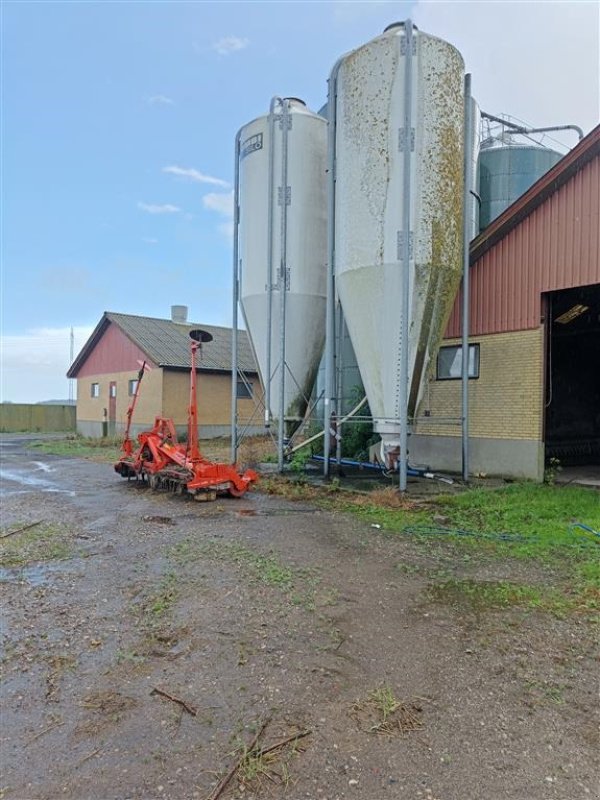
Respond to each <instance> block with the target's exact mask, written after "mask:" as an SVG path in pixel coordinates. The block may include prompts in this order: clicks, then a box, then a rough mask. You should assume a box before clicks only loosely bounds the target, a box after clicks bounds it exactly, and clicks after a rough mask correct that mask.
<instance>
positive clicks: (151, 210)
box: [138, 203, 181, 214]
mask: <svg viewBox="0 0 600 800" xmlns="http://www.w3.org/2000/svg"><path fill="white" fill-rule="evenodd" d="M138 208H139V209H140V210H141V211H146V212H147V213H148V214H177V213H178V212H179V211H181V209H180V208H179V206H173V205H171V204H170V203H164V204H163V205H155V204H154V203H138Z"/></svg>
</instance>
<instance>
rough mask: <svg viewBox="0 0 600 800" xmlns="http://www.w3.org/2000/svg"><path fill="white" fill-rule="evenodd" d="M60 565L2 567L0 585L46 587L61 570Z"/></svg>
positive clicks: (0, 568)
mask: <svg viewBox="0 0 600 800" xmlns="http://www.w3.org/2000/svg"><path fill="white" fill-rule="evenodd" d="M61 568H62V567H61V565H60V564H34V565H33V566H31V567H12V568H7V567H0V583H23V582H25V583H29V584H31V586H45V585H47V584H48V583H50V581H51V580H52V573H53V572H59V571H60V570H61Z"/></svg>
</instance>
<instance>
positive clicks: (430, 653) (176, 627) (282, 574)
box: [0, 436, 600, 800]
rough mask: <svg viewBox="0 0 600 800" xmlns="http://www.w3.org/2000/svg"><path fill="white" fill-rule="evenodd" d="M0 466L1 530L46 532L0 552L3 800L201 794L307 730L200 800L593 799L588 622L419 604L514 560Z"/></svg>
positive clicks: (309, 515)
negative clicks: (5, 556)
mask: <svg viewBox="0 0 600 800" xmlns="http://www.w3.org/2000/svg"><path fill="white" fill-rule="evenodd" d="M2 452H3V460H2V471H3V488H2V506H3V512H2V525H3V530H4V531H7V530H12V529H14V528H15V527H19V526H23V525H26V524H28V523H32V522H37V521H39V520H42V521H43V523H42V525H40V526H38V528H37V533H36V528H31V529H30V530H29V531H25V532H23V533H21V534H15V536H13V537H9V538H7V539H6V541H2V542H1V543H2V544H4V545H6V547H8V546H9V545H8V543H9V542H14V543H12V544H10V547H12V548H13V551H14V552H17V553H18V552H19V549H18V548H19V546H20V545H19V542H18V537H19V536H21V537H29V538H24V539H23V542H25V543H26V542H28V541H29V542H30V544H29V545H28V547H29V550H28V551H27V553H28V554H29V555H28V556H27V557H28V558H32V557H35V558H36V559H37V560H34V561H33V562H30V563H29V565H28V566H25V567H16V568H10V569H4V570H3V571H2V576H1V577H2V582H1V583H0V591H1V593H2V604H3V610H4V613H3V618H2V636H3V686H2V709H3V710H2V719H1V723H2V724H1V731H0V735H1V752H2V768H3V777H2V779H1V789H2V791H1V792H0V797H5V798H20V799H21V800H25V798H40V799H41V798H45V799H49V798H72V799H74V800H75V799H76V800H87V798H90V800H91V798H107V799H108V798H119V800H125V798H136V800H137V799H140V800H147V799H149V798H161V800H162V799H165V800H166V798H173V799H175V798H176V799H177V800H187V799H188V798H208V797H211V796H214V789H215V786H216V785H217V784H218V782H219V780H220V778H221V777H222V776H223V775H225V774H226V773H227V772H228V770H229V769H230V768H231V767H232V766H233V765H235V763H236V760H237V759H239V758H240V756H241V755H243V746H244V743H245V744H246V746H248V745H249V744H250V743H251V742H252V740H253V737H254V736H255V733H256V732H257V730H260V728H261V726H262V725H263V724H264V723H265V722H266V723H267V725H266V728H265V729H264V731H263V732H262V735H261V737H260V740H259V747H262V748H265V747H269V746H270V745H272V744H277V743H278V742H280V741H282V740H284V739H286V738H287V737H289V736H292V735H294V734H295V733H297V732H306V731H310V733H309V734H308V735H306V736H305V737H304V738H302V739H301V740H300V739H299V740H298V741H297V742H295V743H292V744H288V745H284V746H282V747H279V748H276V749H275V750H274V751H272V752H271V753H270V754H264V755H263V756H262V757H260V758H246V759H245V760H244V761H243V764H242V769H241V770H239V771H238V772H237V773H236V774H235V775H234V777H233V778H232V780H231V781H230V783H229V784H228V786H227V787H226V788H225V790H224V791H223V793H222V795H221V797H224V798H232V797H235V798H239V797H246V798H248V797H256V798H267V797H275V798H278V797H286V798H290V800H295V799H296V798H298V799H299V798H313V799H314V800H337V798H362V799H364V800H379V799H380V798H381V800H385V799H386V798H407V800H408V799H410V800H412V799H413V798H426V799H427V800H433V798H437V800H471V799H472V800H476V799H477V800H480V799H483V798H485V799H486V800H496V798H498V800H500V798H502V800H504V799H506V800H509V799H510V800H538V799H539V800H546V799H547V800H554V799H555V798H560V799H561V800H576V799H577V798H584V797H599V796H600V791H599V785H598V774H599V772H598V714H597V712H598V692H597V690H598V682H597V677H598V672H597V644H596V641H595V636H596V631H595V630H594V628H592V627H591V625H590V623H589V622H586V621H585V620H584V619H583V618H581V617H578V616H569V617H568V618H565V619H557V618H555V617H553V616H551V615H549V614H544V613H539V612H532V611H525V610H522V609H521V610H519V609H514V608H513V609H510V610H501V611H494V610H489V609H479V610H477V609H475V610H474V609H469V608H467V607H464V606H461V605H460V604H458V605H457V604H455V603H454V602H453V601H452V598H450V597H449V598H448V599H447V604H446V602H444V601H443V600H442V601H440V598H439V597H438V598H437V599H436V600H435V601H434V600H433V599H432V597H431V594H430V588H431V587H432V586H433V585H435V583H436V580H439V578H440V576H448V575H456V576H471V577H473V578H484V579H492V578H494V579H507V578H508V579H510V578H511V577H513V576H516V578H517V579H520V578H521V579H522V573H523V570H524V569H526V568H527V565H524V564H523V563H522V562H519V563H509V562H502V561H498V560H497V559H494V560H493V559H491V558H489V557H485V556H484V555H481V556H475V555H473V554H472V555H471V557H465V556H464V553H461V551H459V550H457V549H455V548H454V547H453V546H452V545H450V544H448V543H445V542H437V541H436V542H435V543H419V542H416V541H414V540H411V539H410V538H409V537H401V536H394V537H391V536H385V535H384V534H383V533H382V532H380V531H378V530H376V529H374V528H372V527H371V526H370V525H368V524H366V523H365V522H361V521H360V520H359V519H358V518H357V517H355V516H353V515H350V514H342V513H333V512H329V511H323V510H319V508H317V507H316V506H311V505H310V504H306V503H304V504H298V503H291V502H289V501H286V500H284V499H282V498H280V497H271V496H266V495H262V494H260V493H258V492H255V493H252V494H251V495H248V496H247V497H245V498H244V499H242V500H228V499H223V500H219V501H217V502H216V503H212V504H197V503H194V502H193V501H187V502H186V501H184V500H182V499H181V498H175V497H169V496H166V495H156V494H152V493H151V492H150V491H149V490H147V489H145V488H140V487H136V485H135V484H128V483H127V482H126V481H123V480H122V479H120V478H119V477H118V476H117V475H116V474H114V473H113V472H112V471H111V469H110V467H109V466H107V465H104V464H98V463H93V462H90V461H84V460H78V459H68V458H60V457H55V456H44V457H40V456H39V455H38V454H36V453H35V451H31V450H28V449H27V448H26V446H25V444H24V442H23V440H22V438H20V437H16V436H15V437H8V436H5V437H4V441H3V447H2ZM153 517H154V518H155V519H152V518H153ZM156 518H158V519H156ZM160 518H163V519H160ZM23 546H25V545H23ZM40 558H41V559H42V560H41V561H40V560H39V559H40ZM535 569H536V570H537V573H536V574H535V576H534V578H535V579H536V580H539V581H551V580H552V575H551V574H550V573H548V574H545V573H544V572H543V571H541V570H540V568H539V567H536V568H535ZM529 577H530V579H531V575H530V576H529ZM155 689H159V690H161V691H164V692H166V693H167V694H168V695H170V696H171V697H173V698H176V699H178V700H182V701H183V702H184V703H185V704H186V705H187V709H186V708H184V707H183V705H182V704H181V703H178V702H177V700H172V699H169V698H168V697H165V696H164V695H162V694H160V693H157V692H156V691H153V690H155ZM374 693H375V694H374ZM384 723H385V724H384ZM211 792H212V793H213V794H212V795H211Z"/></svg>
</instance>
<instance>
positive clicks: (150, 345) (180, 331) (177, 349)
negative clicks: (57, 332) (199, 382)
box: [67, 311, 257, 378]
mask: <svg viewBox="0 0 600 800" xmlns="http://www.w3.org/2000/svg"><path fill="white" fill-rule="evenodd" d="M111 324H114V325H116V326H117V327H118V328H120V330H121V331H122V332H123V333H124V334H125V336H127V337H128V338H129V339H130V340H131V341H132V342H134V344H136V345H137V346H138V347H139V348H140V350H143V351H144V353H146V355H147V356H148V358H149V359H150V360H151V361H153V362H154V363H155V364H156V365H157V366H159V367H164V368H165V369H189V368H190V339H189V332H190V331H191V330H193V329H194V328H202V330H205V331H208V333H210V334H211V335H212V337H213V340H212V342H209V343H208V344H206V345H204V346H203V348H202V363H201V365H200V367H199V369H201V370H205V371H208V372H213V371H216V372H230V371H231V328H223V327H220V326H217V325H205V324H203V323H201V322H185V323H182V322H173V321H172V320H170V319H157V318H155V317H139V316H135V315H133V314H118V313H116V312H114V311H105V312H104V314H103V315H102V319H101V320H100V322H99V323H98V325H97V326H96V328H95V330H94V332H93V333H92V335H91V336H90V338H89V339H88V340H87V342H86V343H85V345H84V346H83V348H82V350H81V352H80V353H79V355H78V356H77V358H76V359H75V361H74V362H73V363H72V365H71V368H70V369H69V371H68V373H67V377H69V378H76V377H77V373H78V372H79V370H80V369H81V367H82V366H83V364H84V363H85V361H86V359H87V358H88V356H89V355H90V353H91V352H92V350H93V349H94V347H95V346H96V344H97V343H98V342H99V341H100V339H101V338H102V336H103V334H104V332H105V331H106V329H107V328H108V327H109V325H111ZM238 366H239V369H240V370H242V371H243V372H253V373H255V372H257V369H256V362H255V361H254V356H253V354H252V348H251V346H250V340H249V338H248V334H247V333H246V331H239V338H238Z"/></svg>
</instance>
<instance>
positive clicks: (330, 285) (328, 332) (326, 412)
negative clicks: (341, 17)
mask: <svg viewBox="0 0 600 800" xmlns="http://www.w3.org/2000/svg"><path fill="white" fill-rule="evenodd" d="M342 60H343V59H341V58H340V59H338V61H337V62H336V63H335V65H334V67H333V69H332V70H331V74H330V75H329V85H328V90H327V119H328V122H329V124H328V126H327V305H326V316H325V397H324V402H323V428H324V431H325V436H324V439H323V477H325V478H328V477H329V456H330V452H331V415H332V412H333V396H334V381H335V138H336V120H337V108H336V104H337V81H338V73H339V71H340V67H341V65H342Z"/></svg>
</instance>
